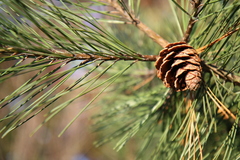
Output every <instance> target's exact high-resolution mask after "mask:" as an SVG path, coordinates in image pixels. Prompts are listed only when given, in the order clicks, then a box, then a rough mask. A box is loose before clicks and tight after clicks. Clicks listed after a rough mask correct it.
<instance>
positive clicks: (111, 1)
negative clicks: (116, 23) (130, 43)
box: [102, 0, 169, 48]
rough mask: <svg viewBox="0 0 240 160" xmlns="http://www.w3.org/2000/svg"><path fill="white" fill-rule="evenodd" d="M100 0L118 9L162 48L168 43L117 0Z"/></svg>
mask: <svg viewBox="0 0 240 160" xmlns="http://www.w3.org/2000/svg"><path fill="white" fill-rule="evenodd" d="M102 1H104V2H107V3H108V4H109V5H110V6H112V7H113V8H115V9H116V11H118V13H119V14H120V15H121V16H122V17H123V18H125V19H126V20H128V21H130V22H131V23H132V24H134V25H135V26H136V27H137V28H138V29H140V30H141V31H143V32H144V33H145V34H146V35H148V36H149V37H150V38H151V39H153V41H155V42H156V43H157V44H159V45H160V46H162V47H163V48H164V47H165V46H167V45H168V44H169V42H168V41H166V40H165V39H164V38H162V37H161V36H160V35H158V34H157V33H155V32H154V31H153V30H151V29H150V28H149V27H147V26H146V25H145V24H143V23H142V22H141V21H140V20H139V19H137V18H136V16H135V15H134V14H133V13H129V12H127V11H126V10H124V9H123V7H121V5H119V3H118V2H117V1H114V0H102Z"/></svg>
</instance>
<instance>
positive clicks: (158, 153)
mask: <svg viewBox="0 0 240 160" xmlns="http://www.w3.org/2000/svg"><path fill="white" fill-rule="evenodd" d="M167 2H168V3H169V4H170V7H171V8H172V11H171V13H169V15H168V16H166V17H167V18H166V19H168V21H167V20H166V19H164V18H163V17H161V16H162V15H159V17H161V18H159V19H158V20H159V22H156V21H154V22H151V25H148V27H149V28H153V29H156V31H157V32H159V35H158V34H156V32H154V31H152V30H151V29H149V28H148V27H147V25H145V24H144V23H142V21H141V20H143V21H146V24H147V23H149V21H147V20H146V19H147V18H148V17H144V16H145V15H144V14H141V13H145V14H147V11H148V10H147V9H146V11H144V8H141V7H140V3H141V1H140V0H128V1H123V0H88V1H80V0H75V1H71V0H59V1H53V0H33V1H27V0H21V1H19V0H1V1H0V8H1V11H0V26H1V27H0V35H1V36H0V67H1V69H0V74H1V76H0V82H1V88H3V89H4V93H1V95H0V96H1V98H2V99H1V100H0V110H2V111H1V112H2V113H1V114H0V115H1V117H0V118H1V119H0V124H1V125H0V126H1V128H0V133H1V136H2V137H5V136H7V135H8V134H9V133H10V132H12V131H13V130H15V129H16V128H18V127H20V126H21V125H23V124H24V123H26V122H28V121H29V120H31V119H32V118H34V117H35V116H38V114H39V113H41V112H45V113H46V114H45V116H46V117H45V121H44V122H42V123H41V124H39V127H38V128H36V130H35V131H34V132H36V131H37V130H38V129H39V128H40V127H41V126H42V125H44V124H45V123H47V122H48V121H49V120H51V119H52V118H54V116H56V115H57V114H59V113H60V112H61V111H63V110H64V109H66V110H67V109H68V107H69V106H71V105H72V104H73V103H74V102H76V101H77V102H79V101H78V100H79V98H84V96H86V95H89V94H94V96H92V97H91V99H90V100H89V102H88V103H87V104H86V105H85V106H84V107H83V108H82V109H81V110H80V111H79V112H78V113H76V117H73V119H72V121H71V122H69V123H68V125H67V126H66V128H63V130H62V132H61V133H60V134H59V135H62V134H64V131H65V130H66V129H67V128H68V127H70V126H71V124H72V123H74V121H75V120H76V118H78V117H79V116H80V115H81V114H82V112H84V111H85V110H87V109H92V108H95V107H100V106H101V112H100V113H99V114H97V115H95V116H94V117H93V120H94V122H95V124H93V129H94V131H96V132H98V133H100V134H102V135H103V136H102V137H101V138H100V139H99V141H97V142H96V143H95V145H96V146H101V145H103V144H106V143H107V142H111V141H114V142H115V143H116V145H115V147H114V149H115V150H117V151H119V150H121V149H122V148H123V147H124V146H125V145H126V144H128V142H129V141H130V140H131V139H136V145H135V147H137V152H136V159H143V160H145V159H171V160H172V159H224V160H227V159H229V160H232V159H238V158H240V154H239V153H240V138H239V134H240V131H239V127H240V123H239V118H240V112H239V110H240V92H239V91H240V54H239V51H240V50H239V47H240V40H239V39H240V37H239V24H240V23H239V22H240V21H239V20H240V16H239V13H240V2H239V1H238V0H191V1H175V0H168V1H166V3H167ZM154 16H158V15H154ZM142 17H143V19H142ZM150 20H151V19H150ZM183 40H184V41H186V42H188V43H189V44H190V45H191V46H192V47H194V48H195V49H196V50H197V51H198V53H199V55H200V57H201V59H202V67H203V73H202V75H203V79H202V84H201V86H200V88H199V89H198V90H197V91H194V92H193V91H188V90H187V91H184V92H175V91H174V90H172V89H168V88H166V87H165V86H164V85H163V83H162V82H161V81H160V80H159V79H158V78H157V77H156V71H155V67H154V61H155V60H156V58H157V56H158V52H159V51H160V50H161V49H162V48H164V46H165V45H166V44H167V43H168V41H171V42H175V41H183ZM155 42H156V43H155ZM25 75H27V76H26V78H23V80H22V81H21V80H20V79H19V78H18V77H23V76H25ZM76 77H77V78H76ZM73 79H74V80H73ZM12 80H15V81H16V86H15V87H16V88H10V89H9V90H7V89H6V88H5V87H4V85H7V84H8V83H9V82H10V81H12ZM1 91H3V90H2V89H1ZM69 95H70V96H69ZM95 101H96V102H95Z"/></svg>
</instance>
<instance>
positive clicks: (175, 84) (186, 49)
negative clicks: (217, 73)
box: [155, 42, 202, 91]
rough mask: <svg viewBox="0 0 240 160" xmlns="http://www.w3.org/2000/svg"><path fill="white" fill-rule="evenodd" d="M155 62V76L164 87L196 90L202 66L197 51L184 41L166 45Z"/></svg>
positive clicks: (177, 89)
mask: <svg viewBox="0 0 240 160" xmlns="http://www.w3.org/2000/svg"><path fill="white" fill-rule="evenodd" d="M159 55H160V57H159V58H158V59H157V60H156V62H155V67H156V68H157V76H158V77H159V78H160V79H161V80H163V82H164V84H165V86H166V87H170V88H173V89H175V90H176V91H184V90H187V89H189V90H196V89H197V88H199V86H200V82H201V72H202V67H201V65H200V62H201V59H200V58H199V56H198V54H197V51H196V50H195V49H194V48H193V47H191V46H189V45H188V44H186V43H185V42H176V43H171V44H169V45H167V46H166V47H165V48H164V49H163V50H161V51H160V53H159Z"/></svg>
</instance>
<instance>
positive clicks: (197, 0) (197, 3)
mask: <svg viewBox="0 0 240 160" xmlns="http://www.w3.org/2000/svg"><path fill="white" fill-rule="evenodd" d="M201 2H202V0H191V4H192V6H193V9H194V10H195V11H194V13H193V16H192V17H191V18H190V20H189V22H188V25H187V30H186V32H185V33H184V37H183V39H182V40H183V41H185V42H188V41H189V36H190V34H191V32H192V29H193V26H194V24H195V23H196V22H197V19H198V14H199V13H200V12H201V7H202V4H201Z"/></svg>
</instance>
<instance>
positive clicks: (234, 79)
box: [201, 61, 240, 86]
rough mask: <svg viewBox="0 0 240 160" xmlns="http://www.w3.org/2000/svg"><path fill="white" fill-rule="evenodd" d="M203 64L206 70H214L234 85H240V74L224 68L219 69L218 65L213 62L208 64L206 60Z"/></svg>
mask: <svg viewBox="0 0 240 160" xmlns="http://www.w3.org/2000/svg"><path fill="white" fill-rule="evenodd" d="M201 66H202V67H203V70H204V71H205V72H211V71H213V72H214V73H215V74H216V75H218V76H219V77H220V78H222V79H224V80H225V81H227V82H232V83H233V84H234V85H237V86H240V76H237V75H234V74H233V73H229V72H228V71H225V70H223V69H218V68H217V67H216V66H214V65H211V64H206V63H205V62H204V61H202V62H201Z"/></svg>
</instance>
